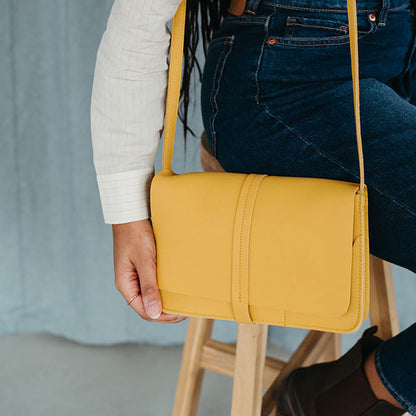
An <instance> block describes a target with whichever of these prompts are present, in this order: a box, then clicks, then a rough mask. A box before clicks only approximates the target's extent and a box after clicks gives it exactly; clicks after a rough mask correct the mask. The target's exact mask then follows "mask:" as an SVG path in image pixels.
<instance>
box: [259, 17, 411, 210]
mask: <svg viewBox="0 0 416 416" xmlns="http://www.w3.org/2000/svg"><path fill="white" fill-rule="evenodd" d="M276 11H277V9H275V10H274V11H273V13H272V14H271V15H270V16H268V17H267V19H266V21H265V24H264V28H265V32H266V35H265V37H264V39H263V42H262V44H261V48H260V53H259V57H258V59H257V65H256V71H255V73H254V79H255V82H256V94H255V97H254V98H255V101H256V104H257V105H260V106H261V107H263V109H264V110H265V111H266V112H267V113H268V114H269V115H270V116H271V117H272V118H274V119H276V120H277V121H279V122H280V123H282V124H283V125H284V126H285V127H286V128H287V129H289V130H290V131H292V133H293V134H295V136H296V137H298V138H299V139H301V140H302V141H303V142H305V143H307V144H308V145H309V146H311V147H312V148H313V149H315V151H316V152H318V153H319V154H320V155H321V156H322V157H324V158H326V159H328V160H329V161H331V162H332V163H334V164H336V165H338V166H339V167H340V168H342V169H344V170H345V171H346V172H348V173H350V174H352V175H353V176H354V177H355V178H357V179H358V180H359V179H360V176H359V175H357V174H355V173H354V172H352V171H350V170H349V169H348V168H346V167H345V166H344V165H343V164H342V163H341V162H339V161H338V160H336V159H333V158H331V157H330V156H329V155H327V154H325V153H323V152H322V151H321V150H320V149H319V148H318V147H317V146H316V145H314V144H313V143H312V142H310V141H309V140H307V139H305V138H304V137H302V136H301V135H300V134H299V133H298V132H297V131H296V130H295V129H294V128H291V127H290V126H288V125H287V124H286V123H285V122H284V121H283V120H282V119H281V118H280V117H277V116H275V115H274V114H272V113H271V111H270V110H269V108H268V106H267V105H266V104H265V103H261V102H260V98H259V97H260V82H259V77H258V75H259V72H260V66H261V61H262V59H263V52H264V45H265V43H266V40H267V38H268V36H269V21H270V18H271V17H272V16H273V14H274V13H275V12H276ZM367 184H368V185H371V186H372V187H373V189H375V190H376V191H377V192H378V193H379V194H380V195H383V196H384V197H385V198H388V199H389V200H390V201H392V202H393V203H395V204H396V205H397V206H399V207H401V208H402V209H404V210H406V211H407V212H409V213H410V214H412V215H416V212H415V211H413V210H412V209H411V208H410V207H408V206H407V205H405V204H403V203H402V202H400V201H398V200H397V199H395V198H394V197H393V196H391V195H390V194H387V193H385V192H384V191H382V190H381V189H380V188H379V187H378V186H376V185H374V184H371V182H368V183H367Z"/></svg>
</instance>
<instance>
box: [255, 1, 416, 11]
mask: <svg viewBox="0 0 416 416" xmlns="http://www.w3.org/2000/svg"><path fill="white" fill-rule="evenodd" d="M263 4H268V5H269V6H272V7H273V8H278V7H280V8H286V9H294V10H295V9H296V10H310V11H319V12H321V11H322V12H339V13H348V10H347V9H320V8H311V7H301V6H291V5H288V4H281V3H273V2H269V1H265V2H264V3H263ZM409 5H410V2H409V3H407V4H404V5H402V6H398V7H394V8H391V9H387V11H388V12H391V11H395V10H401V9H404V8H406V7H408V6H409ZM378 11H380V9H359V10H357V13H369V12H378Z"/></svg>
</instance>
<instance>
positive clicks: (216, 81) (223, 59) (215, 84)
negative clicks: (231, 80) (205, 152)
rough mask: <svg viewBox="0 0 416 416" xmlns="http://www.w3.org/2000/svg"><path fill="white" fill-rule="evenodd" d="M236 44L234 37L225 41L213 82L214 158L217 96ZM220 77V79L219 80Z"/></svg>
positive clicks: (212, 135) (214, 149)
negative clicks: (227, 61) (227, 62)
mask: <svg viewBox="0 0 416 416" xmlns="http://www.w3.org/2000/svg"><path fill="white" fill-rule="evenodd" d="M233 44H234V35H232V37H231V38H230V40H226V41H224V45H223V48H222V51H221V54H220V56H219V57H218V62H217V65H216V67H215V72H214V79H213V80H212V90H211V96H210V102H211V110H212V112H211V119H210V125H211V143H212V147H213V149H212V153H213V155H214V157H217V137H216V132H215V118H216V117H217V115H218V111H219V106H218V103H217V95H218V92H219V89H220V81H221V77H222V73H223V69H224V66H225V62H226V60H227V57H228V55H229V54H230V52H231V50H232V47H233ZM226 45H228V50H227V52H226V53H225V55H224V52H225V51H226ZM217 75H218V79H217Z"/></svg>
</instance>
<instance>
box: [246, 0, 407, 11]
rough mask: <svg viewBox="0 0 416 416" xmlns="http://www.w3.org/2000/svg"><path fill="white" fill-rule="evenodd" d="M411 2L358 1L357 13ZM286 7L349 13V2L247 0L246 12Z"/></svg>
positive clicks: (389, 0)
mask: <svg viewBox="0 0 416 416" xmlns="http://www.w3.org/2000/svg"><path fill="white" fill-rule="evenodd" d="M410 3H411V0H356V5H357V13H360V12H370V11H374V12H376V11H379V12H381V11H382V12H383V13H387V12H389V11H394V10H398V9H401V8H404V7H406V6H408V5H409V4H410ZM263 5H264V6H271V7H275V6H276V7H284V8H293V9H303V10H322V11H324V10H327V11H345V12H347V0H247V2H246V10H247V11H251V12H252V13H256V11H257V9H258V7H260V6H263Z"/></svg>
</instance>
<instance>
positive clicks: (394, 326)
mask: <svg viewBox="0 0 416 416" xmlns="http://www.w3.org/2000/svg"><path fill="white" fill-rule="evenodd" d="M370 271H371V276H370V277H371V281H370V320H371V324H372V325H378V328H379V330H378V334H377V336H380V338H382V339H388V338H391V337H392V336H394V335H396V334H398V333H399V332H400V329H399V319H398V316H397V307H396V298H395V296H394V284H393V275H392V271H391V264H390V263H389V262H387V261H384V260H382V259H380V258H378V257H376V256H373V255H370Z"/></svg>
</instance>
